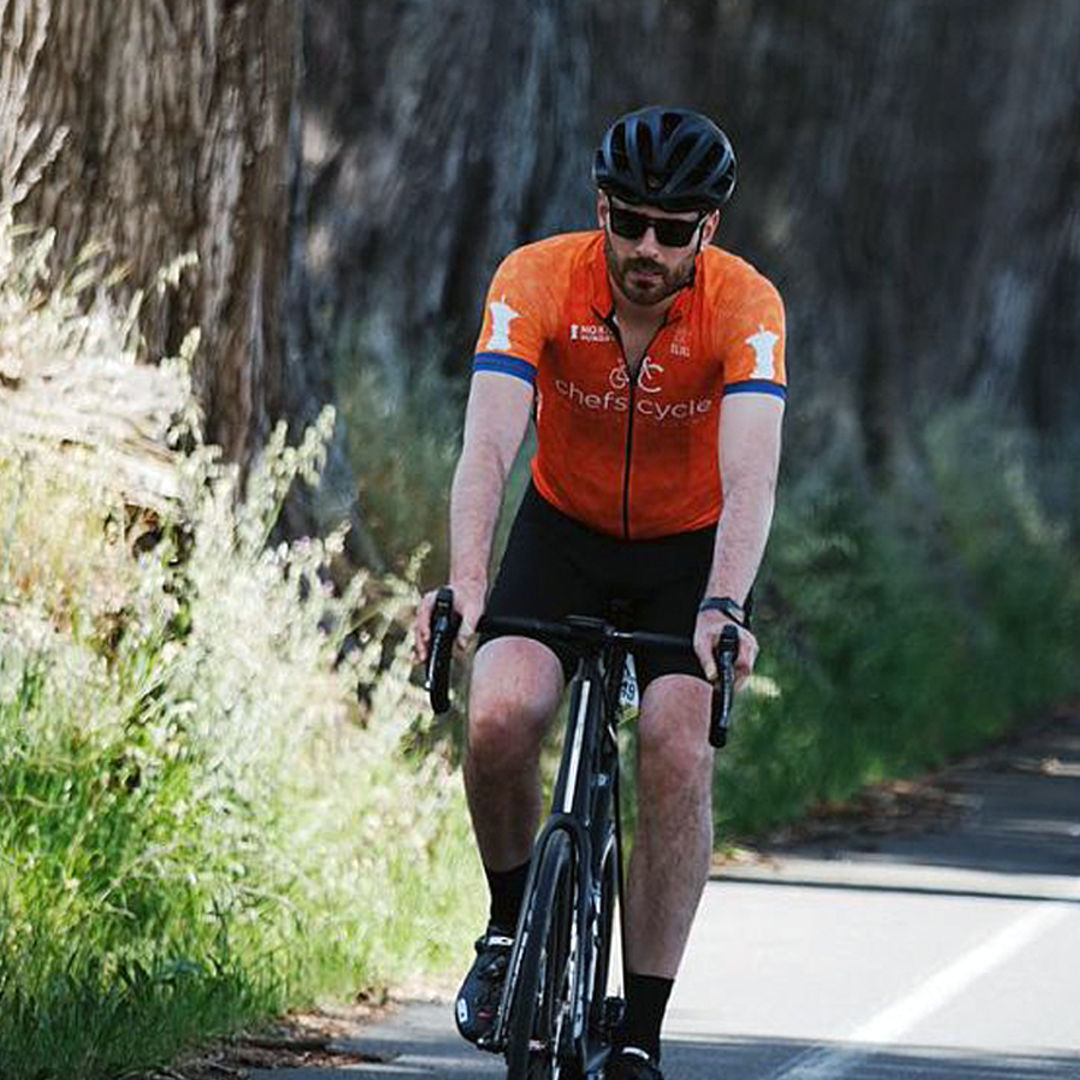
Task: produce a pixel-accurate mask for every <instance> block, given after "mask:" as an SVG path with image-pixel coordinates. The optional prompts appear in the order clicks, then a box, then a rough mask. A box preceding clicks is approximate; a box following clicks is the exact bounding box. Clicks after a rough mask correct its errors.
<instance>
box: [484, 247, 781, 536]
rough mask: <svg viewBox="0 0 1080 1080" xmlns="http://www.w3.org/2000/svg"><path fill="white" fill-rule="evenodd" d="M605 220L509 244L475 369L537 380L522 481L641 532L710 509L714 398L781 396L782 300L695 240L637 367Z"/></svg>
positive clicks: (588, 516) (566, 506)
mask: <svg viewBox="0 0 1080 1080" xmlns="http://www.w3.org/2000/svg"><path fill="white" fill-rule="evenodd" d="M603 245H604V241H603V233H601V232H587V233H570V234H567V235H562V236H555V237H552V238H551V239H548V240H542V241H540V242H538V243H535V244H529V245H527V246H525V247H522V248H518V249H517V250H516V251H514V252H512V253H511V254H510V255H509V256H508V257H507V258H506V259H505V260H504V261H503V263H502V265H501V266H500V267H499V269H498V271H497V272H496V274H495V277H494V279H493V281H492V283H491V288H490V289H489V291H488V297H487V306H486V310H485V315H484V325H483V327H482V329H481V331H480V338H479V341H478V343H477V348H476V357H475V361H474V371H475V372H500V373H503V374H507V375H511V376H516V377H518V378H522V379H525V380H527V381H528V382H530V383H531V384H532V385H533V386H534V387H535V390H536V402H535V408H534V416H535V420H536V432H537V452H536V456H535V457H534V458H533V462H532V475H533V481H534V483H535V484H536V487H537V489H538V490H539V492H540V494H541V495H543V496H544V498H545V499H546V500H547V501H548V502H550V503H552V504H553V505H554V506H556V507H558V509H560V510H561V511H562V512H563V513H565V514H568V515H569V516H570V517H572V518H575V519H577V520H578V521H580V522H583V523H584V524H586V525H588V526H590V527H591V528H593V529H595V530H597V531H599V532H603V533H607V534H610V535H613V536H621V537H624V538H626V539H646V538H650V537H658V536H667V535H670V534H673V533H680V532H688V531H690V530H692V529H699V528H704V527H706V526H708V525H712V524H713V523H714V522H715V521H716V520H717V518H718V517H719V515H720V507H721V505H722V499H723V496H722V492H721V485H720V470H719V461H718V441H717V440H718V435H719V422H720V401H721V398H722V397H723V396H724V395H726V394H737V393H764V394H774V395H777V396H779V397H781V398H783V397H785V395H786V393H787V390H786V377H785V372H784V309H783V305H782V304H781V301H780V296H779V294H778V293H777V291H776V289H775V288H774V287H773V285H772V284H771V283H770V282H769V281H768V280H767V279H766V278H764V277H763V276H762V275H761V274H759V273H758V272H757V271H756V270H754V268H753V267H751V266H750V265H749V264H748V263H746V262H744V261H743V260H742V259H739V258H737V257H736V256H734V255H731V254H729V253H728V252H725V251H722V250H721V249H720V248H716V247H707V248H705V249H704V250H703V251H702V252H701V253H700V254H699V255H698V257H697V263H696V269H695V274H694V279H693V283H692V285H690V286H688V287H687V288H684V289H683V290H682V291H681V292H680V293H679V294H678V295H677V297H676V299H675V301H674V303H673V304H672V305H671V307H670V308H669V309H668V311H667V315H666V318H665V320H664V322H663V325H662V326H661V327H660V329H659V331H658V332H657V334H656V336H655V337H654V338H653V340H652V341H651V342H650V344H649V347H648V349H647V351H646V355H645V357H644V358H643V359H642V361H641V364H640V366H639V367H638V370H637V373H636V376H635V377H631V375H630V369H629V367H628V365H627V361H626V356H625V354H624V353H623V350H622V345H621V343H620V340H619V334H618V327H617V325H616V322H615V318H614V310H615V309H614V301H613V298H612V292H611V284H610V281H609V279H608V273H607V263H606V259H605V256H604V246H603Z"/></svg>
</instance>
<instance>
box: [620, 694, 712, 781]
mask: <svg viewBox="0 0 1080 1080" xmlns="http://www.w3.org/2000/svg"><path fill="white" fill-rule="evenodd" d="M709 702H710V691H709V687H708V686H707V684H705V683H703V682H701V681H700V680H698V679H686V680H685V681H683V680H682V679H678V680H676V678H672V679H671V680H670V681H668V680H657V682H656V683H654V684H653V685H652V686H650V687H649V692H648V694H647V697H646V700H645V701H643V703H642V709H641V715H640V717H639V721H638V757H639V760H640V765H641V771H642V774H643V775H644V776H654V777H657V778H659V779H660V780H662V782H663V784H664V786H665V787H675V788H677V787H684V786H685V785H687V784H691V783H694V782H695V781H697V782H701V781H702V780H703V779H704V780H705V781H707V780H708V779H709V778H710V777H711V774H712V762H713V751H712V747H711V746H710V745H709V739H708V718H709V712H708V710H709Z"/></svg>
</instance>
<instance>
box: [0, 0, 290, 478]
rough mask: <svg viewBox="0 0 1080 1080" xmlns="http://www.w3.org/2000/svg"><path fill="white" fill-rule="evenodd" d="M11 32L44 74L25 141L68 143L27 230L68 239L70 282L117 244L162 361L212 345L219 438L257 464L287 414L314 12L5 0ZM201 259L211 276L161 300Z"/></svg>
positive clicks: (211, 4)
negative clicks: (303, 113)
mask: <svg viewBox="0 0 1080 1080" xmlns="http://www.w3.org/2000/svg"><path fill="white" fill-rule="evenodd" d="M42 28H44V31H45V32H44V37H43V38H41V37H40V36H39V37H38V38H37V41H38V44H39V45H40V48H39V49H37V50H36V51H35V50H34V49H33V47H32V46H33V43H34V40H35V31H40V30H42ZM0 33H2V35H3V41H4V53H5V62H8V61H13V62H14V64H15V65H16V66H17V65H19V64H20V63H22V64H23V66H24V68H26V69H27V70H28V71H29V80H28V83H27V86H26V94H25V102H24V108H23V110H22V121H23V123H24V125H27V126H29V125H31V124H40V125H41V128H42V131H43V133H44V135H43V136H42V138H43V139H44V138H45V137H47V135H48V134H49V133H51V132H55V131H58V130H60V129H62V128H63V129H67V132H68V134H67V137H66V139H65V140H64V142H63V144H62V147H61V149H60V151H59V153H58V154H57V156H56V157H55V159H54V160H53V161H52V163H51V164H50V165H49V166H48V168H47V169H46V171H45V173H44V176H43V177H42V180H41V182H39V183H37V184H36V185H35V186H33V188H32V189H31V190H30V191H29V193H28V194H26V196H25V198H23V199H22V201H21V205H20V207H19V209H18V219H19V220H20V221H22V222H25V223H27V224H30V225H32V226H35V227H39V226H52V227H55V229H56V231H57V238H58V243H57V247H56V253H55V255H56V259H57V263H58V265H60V266H64V267H68V266H70V265H71V262H72V260H73V259H74V258H75V256H76V255H77V253H78V252H79V251H80V250H82V249H83V248H84V246H85V245H86V244H87V243H89V242H91V241H104V242H105V243H106V244H107V246H108V248H109V250H110V253H111V259H112V260H113V261H116V262H119V263H120V265H122V266H124V267H126V268H127V271H128V282H129V284H128V288H129V289H131V290H134V289H146V290H148V292H150V293H151V295H150V296H149V297H148V300H149V302H148V303H147V305H146V307H145V309H144V313H143V316H142V322H141V329H142V332H143V334H144V335H145V341H146V355H147V357H148V358H149V359H155V358H157V357H160V356H162V355H168V354H171V353H173V352H175V351H176V350H177V348H178V347H179V344H180V342H181V341H182V340H183V338H184V336H185V335H186V334H187V332H188V331H189V330H191V329H192V328H194V327H199V328H201V332H202V344H201V347H200V348H199V350H198V352H197V354H196V356H195V361H194V371H193V382H194V386H195V390H196V393H197V396H198V399H199V401H200V402H201V404H202V406H203V408H204V411H205V416H206V434H207V437H208V438H209V439H210V440H211V441H212V442H215V443H218V444H220V445H221V446H222V447H223V448H224V450H225V454H226V456H227V457H228V458H229V459H230V460H233V461H237V462H239V463H241V464H242V465H244V466H246V465H248V464H249V463H250V461H251V459H252V456H253V455H254V454H255V453H256V451H257V450H258V448H259V447H260V446H261V444H262V442H263V441H264V439H265V438H266V436H267V434H268V433H269V431H270V428H271V426H272V423H273V421H274V420H275V419H276V418H277V417H279V416H281V415H282V413H283V408H282V405H283V401H282V370H283V362H284V360H283V356H284V330H283V326H284V319H283V315H284V311H285V299H286V282H287V267H288V254H289V247H288V223H289V201H288V200H289V189H288V177H289V166H290V157H289V154H290V140H289V122H290V110H291V106H292V100H293V91H294V84H295V80H296V74H297V55H298V53H297V49H298V42H299V16H298V9H297V6H296V4H295V3H293V0H261V2H260V3H253V2H247V3H245V2H237V0H200V2H199V3H191V2H190V0H0ZM189 252H193V253H195V254H196V255H197V256H198V270H197V272H195V273H190V274H186V275H184V277H183V280H182V282H181V285H180V287H179V288H177V289H170V290H167V291H165V292H163V293H161V294H160V295H154V293H153V286H154V284H155V281H156V279H157V275H158V272H159V271H160V270H161V269H162V268H163V267H164V266H165V265H166V264H168V263H169V262H170V261H171V260H173V259H175V258H177V257H178V256H181V255H184V254H186V253H189Z"/></svg>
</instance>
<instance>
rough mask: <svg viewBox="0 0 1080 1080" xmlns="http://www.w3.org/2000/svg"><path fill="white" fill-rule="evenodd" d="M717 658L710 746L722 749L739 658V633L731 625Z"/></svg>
mask: <svg viewBox="0 0 1080 1080" xmlns="http://www.w3.org/2000/svg"><path fill="white" fill-rule="evenodd" d="M715 658H716V668H717V672H718V676H717V679H716V682H715V683H714V684H713V694H712V717H711V719H710V722H709V744H710V745H711V746H714V747H716V748H717V749H720V747H722V746H724V745H725V744H726V743H727V736H728V726H729V725H730V723H731V706H732V702H733V699H734V697H735V661H736V660H738V658H739V631H738V630H737V629H736V628H735V627H734V626H732V625H731V623H728V624H727V626H725V627H724V629H723V630H721V631H720V640H719V641H718V642H717V644H716V653H715Z"/></svg>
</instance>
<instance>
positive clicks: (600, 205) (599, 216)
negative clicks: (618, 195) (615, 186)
mask: <svg viewBox="0 0 1080 1080" xmlns="http://www.w3.org/2000/svg"><path fill="white" fill-rule="evenodd" d="M607 216H608V201H607V196H606V195H605V194H604V193H603V192H602V191H598V192H597V193H596V220H597V223H598V224H599V226H600V228H601V229H603V228H605V227H606V226H607Z"/></svg>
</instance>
